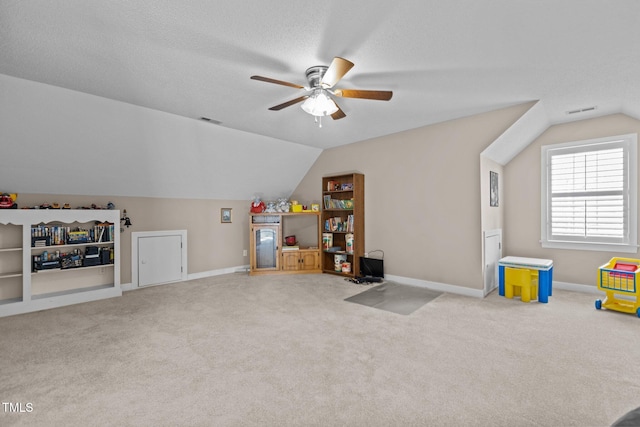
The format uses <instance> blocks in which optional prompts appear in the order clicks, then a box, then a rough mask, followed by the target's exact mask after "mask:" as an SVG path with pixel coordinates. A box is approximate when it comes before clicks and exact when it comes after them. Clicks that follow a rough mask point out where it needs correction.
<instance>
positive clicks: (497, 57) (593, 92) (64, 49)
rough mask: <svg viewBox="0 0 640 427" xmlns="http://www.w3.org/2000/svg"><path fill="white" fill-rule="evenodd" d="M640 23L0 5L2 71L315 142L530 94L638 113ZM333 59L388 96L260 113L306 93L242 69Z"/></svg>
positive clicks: (537, 10)
mask: <svg viewBox="0 0 640 427" xmlns="http://www.w3.org/2000/svg"><path fill="white" fill-rule="evenodd" d="M639 24H640V2H638V1H635V0H617V1H608V2H607V1H599V0H560V1H558V0H539V1H517V2H514V1H507V0H502V1H501V0H497V1H496V0H452V1H442V0H419V1H418V0H416V1H410V0H407V1H397V2H389V1H373V0H367V1H364V0H351V1H341V0H326V1H323V2H320V3H318V2H314V1H300V0H278V1H264V0H247V1H226V2H212V1H189V2H175V1H168V0H163V1H158V0H131V1H97V0H89V1H87V0H63V1H50V0H29V1H24V0H3V1H2V2H0V74H5V75H7V76H12V77H18V78H21V79H26V80H32V81H35V82H40V83H45V84H48V85H52V86H58V87H61V88H66V89H71V90H74V91H79V92H83V93H86V94H91V95H96V96H99V97H104V98H108V99H112V100H117V101H122V102H125V103H129V104H133V105H136V106H141V107H145V108H148V109H152V110H157V111H161V112H165V113H171V114H174V115H178V116H183V117H185V118H187V119H189V120H200V118H201V117H207V118H210V119H212V120H213V121H216V122H219V124H212V123H207V125H208V126H220V127H224V128H229V129H233V130H238V131H242V132H246V133H249V134H255V135H261V136H264V137H268V138H273V139H275V140H279V141H285V142H292V143H295V144H301V145H304V146H309V147H312V148H315V149H325V148H330V147H334V146H339V145H343V144H349V143H352V142H356V141H361V140H365V139H368V138H372V137H377V136H382V135H388V134H392V133H395V132H399V131H403V130H406V129H412V128H417V127H421V126H425V125H429V124H433V123H437V122H441V121H445V120H449V119H454V118H459V117H464V116H469V115H473V114H477V113H481V112H485V111H490V110H494V109H497V108H501V107H505V106H509V105H514V104H519V103H522V102H527V101H535V100H537V101H539V103H538V104H537V105H538V106H537V108H536V110H535V111H536V112H535V117H534V120H536V121H538V120H544V121H546V122H547V123H549V124H554V123H562V122H566V121H571V120H578V119H584V118H589V117H594V116H599V115H605V114H610V113H616V112H623V113H626V114H629V115H633V116H636V117H640V78H638V76H640V55H638V53H637V52H638V40H640V25H639ZM335 56H341V57H344V58H347V59H349V60H350V61H352V62H353V63H354V64H355V66H354V67H353V68H352V69H351V71H349V73H347V74H346V75H345V77H344V78H343V79H342V80H341V81H340V82H339V83H338V85H337V87H340V88H352V89H381V90H391V91H393V98H392V99H391V100H390V101H388V102H387V101H374V100H363V99H347V98H336V99H337V102H338V104H339V105H340V107H341V109H342V110H343V111H344V112H345V113H346V117H345V118H343V119H340V120H331V119H330V118H325V119H323V121H322V125H323V126H322V128H320V127H318V126H317V125H316V124H315V123H314V119H313V117H312V116H310V115H308V114H306V113H305V112H304V111H303V110H302V109H301V108H299V104H297V105H294V106H291V107H288V108H284V109H282V110H280V111H270V110H268V108H269V107H272V106H274V105H277V104H281V103H283V102H286V101H288V100H291V99H294V98H297V97H299V96H301V95H303V94H304V93H305V91H304V90H301V89H295V88H292V87H287V86H282V85H276V84H270V83H265V82H260V81H256V80H251V79H250V76H252V75H256V74H257V75H262V76H266V77H270V78H274V79H278V80H284V81H288V82H292V83H296V84H300V85H305V84H306V79H305V70H306V69H307V68H308V67H310V66H314V65H329V63H330V62H331V60H332V58H333V57H335ZM594 107H595V109H593V108H594ZM582 110H584V111H582ZM572 111H580V112H578V113H576V114H568V112H572ZM533 127H534V128H535V125H533Z"/></svg>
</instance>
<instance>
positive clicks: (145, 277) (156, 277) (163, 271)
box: [132, 231, 187, 287]
mask: <svg viewBox="0 0 640 427" xmlns="http://www.w3.org/2000/svg"><path fill="white" fill-rule="evenodd" d="M135 234H138V233H135ZM132 243H133V246H134V247H133V248H132V249H133V250H132V255H133V257H134V258H137V259H136V262H135V264H134V263H132V266H133V265H135V266H136V267H137V268H136V270H137V271H132V273H133V274H132V275H133V276H134V277H132V279H133V280H135V279H136V278H137V286H138V287H142V286H150V285H160V284H163V283H171V282H177V281H181V280H185V279H186V277H187V272H186V270H187V266H186V231H184V232H182V231H179V232H155V233H151V232H147V233H139V235H136V236H133V233H132Z"/></svg>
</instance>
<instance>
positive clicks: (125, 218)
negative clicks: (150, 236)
mask: <svg viewBox="0 0 640 427" xmlns="http://www.w3.org/2000/svg"><path fill="white" fill-rule="evenodd" d="M120 222H124V224H122V225H124V226H125V227H127V228H129V227H131V226H132V225H133V224H132V223H131V218H129V217H128V216H127V210H126V209H125V210H123V211H122V218H120ZM120 231H124V229H123V228H120Z"/></svg>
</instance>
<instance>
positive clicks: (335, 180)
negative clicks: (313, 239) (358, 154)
mask: <svg viewBox="0 0 640 427" xmlns="http://www.w3.org/2000/svg"><path fill="white" fill-rule="evenodd" d="M322 198H323V200H322V237H321V239H322V255H321V261H322V271H323V272H324V273H331V274H339V275H343V276H347V277H358V276H360V257H361V256H364V175H363V174H360V173H348V174H342V175H332V176H326V177H324V178H322ZM342 260H344V263H346V264H345V266H348V268H346V269H343V268H342V265H341V264H342V262H341V261H342ZM343 270H348V271H343Z"/></svg>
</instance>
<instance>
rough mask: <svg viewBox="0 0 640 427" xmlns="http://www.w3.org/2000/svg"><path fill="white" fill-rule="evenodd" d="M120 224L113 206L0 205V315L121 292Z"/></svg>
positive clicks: (46, 307)
mask: <svg viewBox="0 0 640 427" xmlns="http://www.w3.org/2000/svg"><path fill="white" fill-rule="evenodd" d="M119 223H120V211H117V210H75V209H72V210H64V209H62V210H60V209H46V210H42V209H34V210H31V209H27V210H23V209H3V210H1V211H0V317H3V316H10V315H14V314H21V313H27V312H31V311H38V310H44V309H49V308H54V307H61V306H65V305H70V304H77V303H81V302H87V301H95V300H99V299H104V298H112V297H117V296H120V295H122V290H121V288H120V230H119ZM74 229H80V230H84V231H86V232H87V236H86V238H84V239H82V240H75V241H72V239H71V238H70V237H69V236H70V235H71V234H72V232H73V230H74ZM105 229H106V230H107V232H106V233H105V232H104V231H102V230H105ZM41 231H42V233H40V232H41ZM79 233H82V232H79ZM98 233H99V234H98ZM47 236H48V237H47ZM63 236H64V237H63ZM94 250H95V252H94ZM103 252H104V254H103ZM65 254H68V258H66V257H65V256H64V255H65ZM96 254H103V255H104V256H105V258H106V262H103V259H102V258H99V257H100V256H99V255H96ZM63 259H64V260H65V262H62V260H63ZM72 259H73V261H71V260H72ZM45 260H46V261H47V264H48V267H47V268H44V267H43V265H42V263H43V262H45ZM89 260H90V261H92V262H91V263H89ZM38 263H40V264H38ZM63 266H64V267H63ZM49 267H50V268H49ZM65 267H66V268H65Z"/></svg>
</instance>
